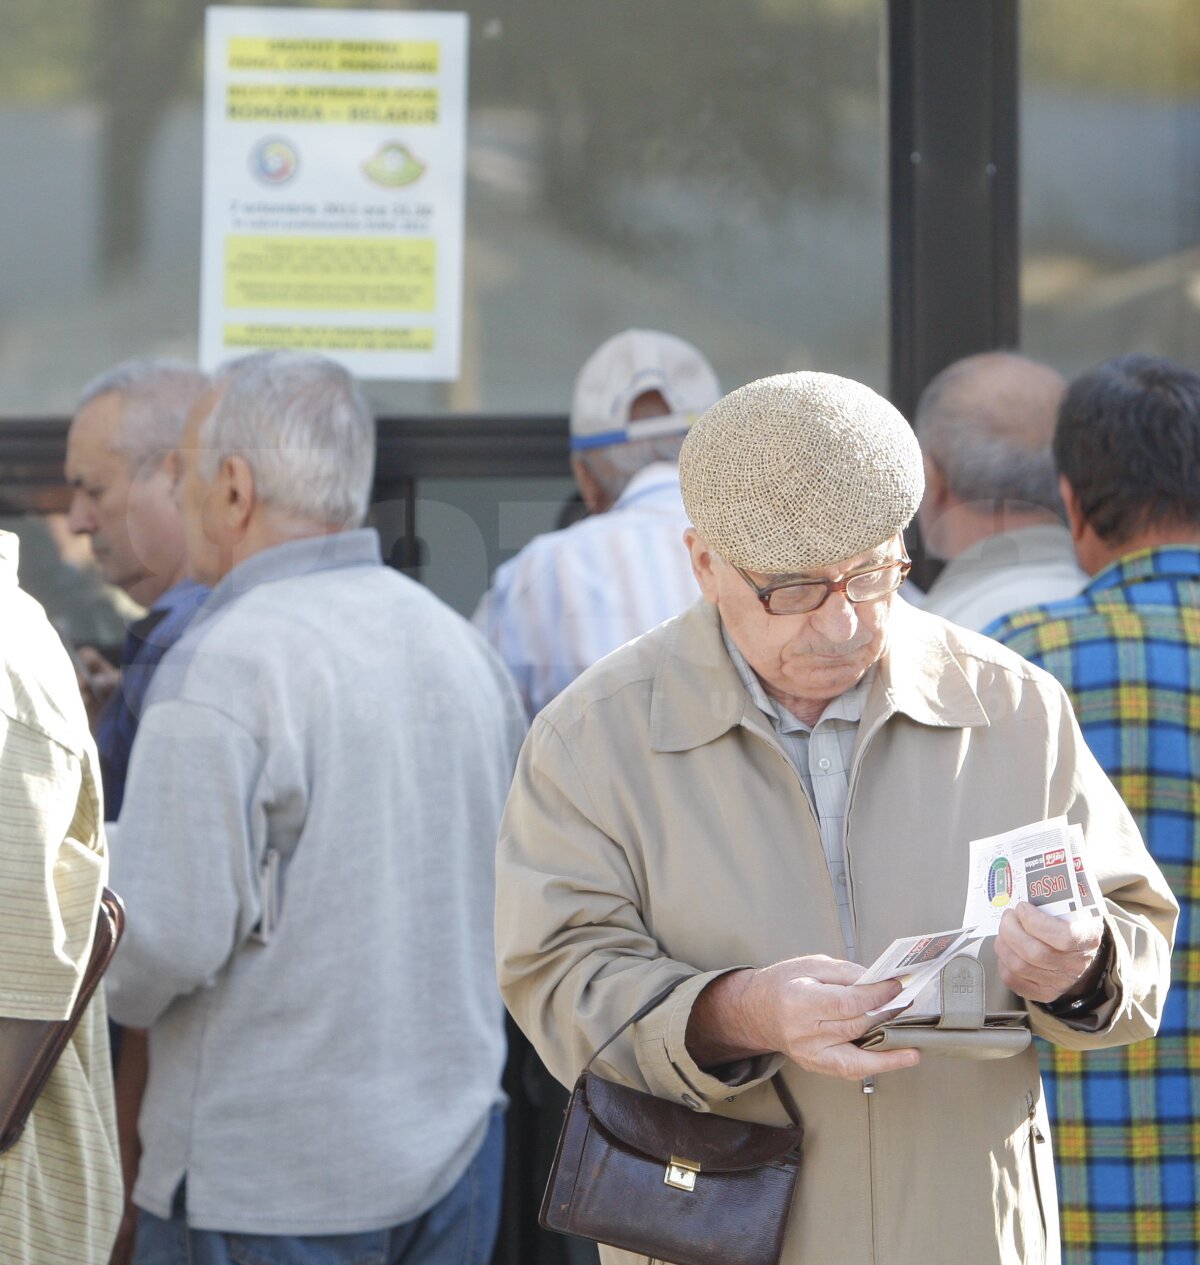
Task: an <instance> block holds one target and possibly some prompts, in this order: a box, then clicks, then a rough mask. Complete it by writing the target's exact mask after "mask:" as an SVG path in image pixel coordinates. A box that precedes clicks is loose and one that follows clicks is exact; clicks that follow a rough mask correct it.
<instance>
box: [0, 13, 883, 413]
mask: <svg viewBox="0 0 1200 1265" xmlns="http://www.w3.org/2000/svg"><path fill="white" fill-rule="evenodd" d="M359 3H361V0H359ZM327 7H339V6H337V5H331V6H327ZM341 7H348V6H346V5H342V6H341ZM363 7H367V6H365V5H364V6H363ZM376 7H380V8H383V7H392V6H385V5H382V4H381V5H378V6H376ZM394 7H397V8H402V7H405V6H403V5H396V6H394ZM414 7H416V6H414ZM422 7H428V8H434V9H436V8H441V7H444V8H450V9H466V10H467V11H468V13H469V16H470V19H471V33H470V121H469V138H468V148H469V154H468V174H467V241H466V247H465V249H466V255H465V261H466V268H465V283H464V284H465V300H466V302H465V309H464V310H465V319H464V331H463V332H464V360H463V372H462V375H461V378H460V379H459V381H457V382H455V383H451V384H414V383H409V384H399V383H392V384H387V383H376V384H373V385H372V388H371V394H372V397H373V399H374V400H375V402H376V403H377V404H378V406H379V408H380V410H381V411H384V412H389V413H403V412H430V411H435V412H436V411H441V410H449V411H463V412H476V411H486V412H506V411H512V410H514V409H516V410H535V411H539V412H544V411H547V410H549V411H561V410H563V409H565V405H566V401H567V395H568V391H569V388H570V383H571V380H572V377H573V375H574V372H575V370H576V368H577V367H578V366H579V364H580V363H582V361H583V359H584V358H585V357H586V355H587V354H588V353H589V352H590V351H591V350H592V349H593V348H594V347H595V346H597V345H598V344H599V343H600V342H601V341H602V340H603V339H604V338H606V337H607V336H608V335H609V334H611V333H613V332H615V331H616V330H618V329H620V328H622V327H624V326H627V325H631V324H644V325H651V326H660V327H662V328H665V329H669V330H672V331H674V332H677V333H679V334H681V335H683V336H685V337H688V338H691V339H692V340H693V341H694V342H696V343H697V344H699V345H700V346H702V347H703V348H704V349H705V350H706V351H707V352H708V354H709V355H710V357H711V358H712V360H713V362H714V363H715V364H716V366H717V368H718V371H719V372H720V373H721V375H722V378H723V380H724V381H726V382H728V383H729V384H731V385H732V384H735V383H738V382H740V381H744V380H748V379H749V378H751V377H755V376H759V375H761V374H763V373H766V372H775V371H779V370H781V369H785V368H800V367H805V366H810V365H820V366H821V367H822V368H826V369H832V370H837V371H841V372H845V373H849V374H852V375H854V376H857V377H861V378H864V379H865V380H867V381H869V382H872V383H876V384H880V385H882V384H883V382H884V380H885V376H886V375H885V356H886V313H885V303H886V298H885V285H886V262H885V216H884V169H885V161H884V131H883V111H882V104H881V82H880V81H881V75H880V49H881V44H882V24H883V15H884V6H883V5H882V4H880V3H879V0H815V2H814V3H810V4H805V5H797V4H791V3H786V2H785V0H749V2H748V3H746V4H739V5H730V4H728V3H727V2H726V0H609V2H608V3H606V4H603V5H582V4H563V3H561V2H560V0H508V2H507V3H505V4H504V5H500V6H495V5H491V6H475V5H470V4H461V3H459V4H454V3H449V4H445V5H438V4H430V5H427V6H422ZM203 11H204V6H203V5H201V4H198V3H196V2H195V0H58V2H57V3H55V4H53V5H46V4H44V3H42V2H41V0H6V2H5V4H4V5H3V6H2V10H0V70H2V72H3V73H0V163H2V164H3V170H4V172H5V180H4V182H3V186H2V188H0V229H2V231H0V278H3V287H4V293H5V300H6V301H5V303H4V305H3V308H2V309H0V413H2V414H4V415H9V416H12V415H24V416H36V415H40V414H45V413H64V412H67V411H68V410H69V408H70V405H71V402H72V400H73V399H74V395H75V392H76V391H77V390H78V387H79V386H80V384H81V383H82V382H84V381H85V380H86V379H87V378H88V377H90V376H91V375H92V374H94V373H96V372H98V371H100V370H101V369H104V368H106V367H107V366H109V365H111V364H113V363H114V362H116V361H118V360H120V359H123V358H124V357H127V356H130V355H134V354H144V353H147V352H157V353H165V354H172V355H180V356H184V357H193V356H194V355H195V350H196V338H197V307H198V278H197V270H198V267H199V241H200V219H199V216H200V190H201V137H202V132H201V96H200V91H201V88H200V85H201V73H200V72H201V58H202V29H203Z"/></svg>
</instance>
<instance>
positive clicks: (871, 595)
mask: <svg viewBox="0 0 1200 1265" xmlns="http://www.w3.org/2000/svg"><path fill="white" fill-rule="evenodd" d="M734 570H735V571H736V572H737V573H738V575H740V576H741V577H742V579H743V580H745V581H746V583H747V584H748V585H749V586H750V587H751V588H752V589H753V590H754V593H755V595H756V596H757V598H758V600H759V601H760V602H761V603H762V604H763V609H764V610H765V611H766V612H767V614H768V615H807V614H809V613H810V612H811V611H815V610H816V609H817V608H818V607H819V606H821V605H822V603H823V602H824V601H825V599H826V598H827V597H828V596H829V595H830V593H844V594H845V595H846V601H848V602H854V603H856V604H857V603H858V602H877V601H878V600H879V599H880V598H881V597H887V595H888V594H889V593H894V592H895V591H896V590H897V589H898V588H899V587H900V586H901V585H902V584H903V583H904V581H905V579H906V577H907V576H908V573H909V572H910V571H911V570H912V561H911V560H910V559H909V557H908V555H907V554H903V555H902V556H901V557H899V558H897V559H896V560H895V561H893V562H885V563H884V564H883V566H881V567H871V568H870V569H869V570H866V571H855V572H854V574H853V575H846V576H843V577H842V578H841V579H840V580H799V581H797V580H779V581H776V583H774V584H766V585H762V586H759V585H757V584H755V583H754V581H753V580H752V579H751V578H750V577H749V576H748V575H747V574H746V573H745V571H743V570H742V568H741V567H738V566H735V567H734Z"/></svg>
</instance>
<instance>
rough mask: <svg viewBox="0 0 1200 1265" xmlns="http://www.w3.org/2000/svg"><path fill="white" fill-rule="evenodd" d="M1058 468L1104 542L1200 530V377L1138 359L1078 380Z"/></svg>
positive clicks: (1058, 435)
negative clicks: (1165, 528)
mask: <svg viewBox="0 0 1200 1265" xmlns="http://www.w3.org/2000/svg"><path fill="white" fill-rule="evenodd" d="M1054 461H1055V464H1056V465H1057V466H1058V471H1059V473H1060V474H1062V475H1064V476H1065V477H1066V480H1067V482H1068V483H1069V484H1070V485H1071V489H1072V491H1073V492H1074V493H1075V496H1076V499H1077V500H1078V501H1079V508H1080V510H1081V511H1082V513H1083V515H1084V517H1085V518H1086V519H1087V521H1088V524H1089V525H1090V526H1091V528H1092V530H1093V531H1094V532H1095V533H1096V535H1097V536H1099V537H1100V539H1101V540H1104V541H1106V542H1108V543H1110V544H1114V545H1120V544H1124V543H1125V541H1127V540H1129V539H1130V538H1131V537H1132V536H1134V535H1136V534H1137V533H1138V532H1139V531H1143V530H1145V529H1146V528H1148V527H1154V526H1159V525H1179V526H1189V527H1200V374H1196V373H1193V372H1192V370H1190V369H1185V368H1184V367H1183V366H1182V365H1178V364H1175V363H1174V362H1172V361H1170V360H1167V359H1166V358H1165V357H1162V356H1147V355H1131V356H1120V357H1118V358H1117V359H1115V360H1108V361H1105V363H1104V364H1102V365H1099V366H1098V367H1097V368H1095V369H1092V370H1091V371H1090V372H1088V373H1085V374H1083V375H1082V376H1081V377H1079V378H1076V379H1075V381H1074V382H1072V383H1071V386H1070V388H1069V389H1068V391H1067V395H1066V398H1065V399H1064V400H1063V402H1062V407H1061V408H1060V409H1059V413H1058V426H1057V428H1056V429H1055V432H1054Z"/></svg>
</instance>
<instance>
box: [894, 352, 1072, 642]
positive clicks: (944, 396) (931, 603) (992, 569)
mask: <svg viewBox="0 0 1200 1265" xmlns="http://www.w3.org/2000/svg"><path fill="white" fill-rule="evenodd" d="M1066 389H1067V384H1066V382H1065V381H1064V380H1063V377H1062V375H1061V374H1059V373H1058V372H1056V371H1055V370H1054V369H1051V368H1049V367H1048V366H1047V365H1043V364H1039V363H1038V362H1037V361H1036V360H1030V359H1029V358H1028V357H1026V356H1021V355H1017V354H1016V353H1015V352H1005V351H995V352H983V353H981V354H980V355H976V356H967V357H966V358H965V359H963V360H958V361H955V362H954V364H952V365H950V366H948V367H947V368H945V369H943V370H942V372H941V373H939V374H938V375H937V377H936V378H934V379H933V381H932V382H930V384H929V385H928V386H927V387H926V388H925V390H924V392H923V393H922V395H921V399H920V401H919V402H918V404H917V415H916V423H915V424H916V431H917V438H918V439H919V440H920V443H921V450H922V453H923V454H924V459H925V495H924V497H923V498H922V501H921V506H920V508H919V509H918V511H917V522H918V523H919V524H920V527H921V535H922V538H923V539H924V542H925V548H926V551H927V552H928V553H930V554H931V555H932V556H933V557H935V558H944V559H946V566H945V567H944V568H943V570H942V573H941V574H940V575H939V576H938V578H937V579H936V580H935V581H934V583H933V584H932V585H931V586H930V589H929V592H928V593H927V594H926V595H925V601H924V602H923V603H922V606H923V607H924V609H925V610H927V611H929V612H930V613H931V614H934V615H941V616H942V618H943V619H949V620H951V621H953V622H954V623H956V624H962V625H963V627H964V628H973V629H974V630H975V631H976V632H982V631H983V629H984V628H986V627H987V625H988V624H990V623H991V622H992V620H993V619H997V618H999V617H1000V616H1002V615H1007V614H1008V613H1009V612H1010V611H1013V610H1016V609H1017V608H1018V607H1020V606H1027V605H1029V604H1030V603H1031V602H1049V601H1055V600H1057V599H1058V598H1062V597H1074V596H1075V594H1076V593H1078V592H1079V590H1080V589H1081V588H1083V586H1084V584H1085V583H1086V582H1087V576H1086V575H1084V573H1083V572H1082V571H1081V570H1080V569H1079V565H1078V564H1077V563H1076V561H1075V553H1074V550H1073V549H1072V547H1071V534H1070V532H1068V531H1067V528H1066V525H1065V523H1064V521H1063V509H1062V502H1061V501H1060V500H1059V496H1058V476H1057V473H1056V471H1055V469H1054V457H1053V455H1052V454H1051V452H1050V441H1051V439H1052V438H1053V436H1054V421H1055V418H1056V416H1057V414H1058V406H1059V403H1060V402H1061V400H1062V398H1063V395H1064V394H1065V393H1066Z"/></svg>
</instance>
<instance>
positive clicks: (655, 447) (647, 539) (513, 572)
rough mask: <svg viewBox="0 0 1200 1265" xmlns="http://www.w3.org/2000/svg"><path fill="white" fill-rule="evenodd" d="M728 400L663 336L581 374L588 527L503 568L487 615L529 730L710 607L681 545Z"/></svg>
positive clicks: (579, 442) (481, 621)
mask: <svg viewBox="0 0 1200 1265" xmlns="http://www.w3.org/2000/svg"><path fill="white" fill-rule="evenodd" d="M720 394H721V388H720V385H719V384H718V382H717V376H716V374H715V373H714V372H713V369H712V366H711V365H710V364H709V363H708V361H707V360H706V359H705V357H704V356H703V355H702V354H701V353H700V352H699V351H697V349H696V348H695V347H693V346H692V345H691V343H688V342H685V341H684V340H683V339H681V338H676V337H675V336H674V335H672V334H664V333H660V332H659V331H657V330H645V329H628V330H625V331H624V332H623V333H620V334H617V335H615V336H614V337H612V338H610V339H608V341H607V342H605V343H603V344H602V345H601V346H600V347H599V348H598V349H597V350H596V351H595V352H594V353H593V354H592V355H591V357H590V358H589V359H588V361H587V363H586V364H585V365H584V366H583V368H582V369H581V370H580V372H579V376H578V378H576V380H575V392H574V397H573V400H572V404H571V469H572V471H573V472H574V475H575V481H576V482H577V483H578V485H579V490H580V493H581V494H582V496H583V499H584V501H585V503H586V505H587V508H588V510H589V511H590V516H589V517H588V518H585V519H583V520H582V521H581V522H577V523H574V524H572V525H571V526H570V527H567V528H564V529H563V530H561V531H555V532H550V533H547V534H546V535H543V536H538V537H537V538H536V539H534V540H533V541H531V542H530V543H529V544H528V545H527V546H526V547H525V548H524V549H523V550H522V551H521V552H520V553H519V554H518V555H517V556H516V557H515V558H513V559H511V560H510V561H509V562H506V563H505V564H504V565H503V566H502V567H500V568H499V569H498V570H497V572H496V575H495V577H494V579H493V583H492V587H491V589H490V590H489V591H488V593H487V594H486V595H485V596H484V599H483V601H482V602H481V603H480V606H479V609H478V611H477V612H476V615H475V622H476V624H477V626H478V627H479V628H480V629H481V630H482V631H483V632H484V633H485V634H486V635H487V638H488V640H489V641H490V642H491V643H492V645H493V646H494V647H495V648H496V649H497V650H498V651H499V653H500V655H501V657H502V658H503V659H504V661H505V663H507V664H508V667H509V668H510V670H511V671H512V673H513V675H514V676H515V677H516V680H517V684H518V686H519V687H520V689H521V694H522V696H523V698H524V700H525V706H526V708H527V710H528V712H529V714H530V716H533V715H536V714H537V712H539V711H540V710H541V709H542V708H543V707H544V706H545V705H546V704H547V703H548V702H549V701H550V700H551V699H552V698H553V697H554V696H555V695H556V694H558V693H559V691H560V690H562V689H563V688H564V687H565V686H567V685H568V684H570V682H571V681H573V680H574V679H575V677H577V676H578V675H579V674H580V673H581V672H582V671H583V670H584V668H587V667H589V666H590V665H591V664H593V663H595V662H596V660H598V659H601V658H603V657H604V655H606V654H608V653H609V652H610V651H612V650H615V649H616V648H617V647H618V646H621V645H624V644H625V642H627V641H629V640H630V639H631V638H633V637H636V636H638V635H639V634H640V633H643V632H646V631H647V630H648V629H650V628H653V627H654V626H655V625H656V624H659V623H661V622H662V621H663V620H665V619H669V618H670V617H671V616H672V615H677V614H678V613H679V612H680V611H682V610H683V609H684V608H685V607H687V606H688V605H690V604H691V603H692V602H694V601H695V600H696V598H697V596H698V595H699V592H698V590H697V588H696V581H695V579H694V578H693V575H692V570H691V565H690V562H689V560H688V555H687V550H686V549H685V548H684V546H683V543H682V539H683V533H684V531H685V530H686V528H687V526H688V518H687V513H686V511H685V510H684V508H683V500H682V498H681V496H680V491H679V469H678V465H679V449H680V446H681V445H682V443H683V440H684V437H685V436H686V434H687V431H688V428H689V427H690V426H691V424H692V422H693V421H694V420H695V419H696V417H698V416H699V414H700V413H702V412H703V411H704V410H705V409H706V408H708V407H709V405H711V404H713V403H715V402H716V400H717V399H718V397H719V396H720Z"/></svg>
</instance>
